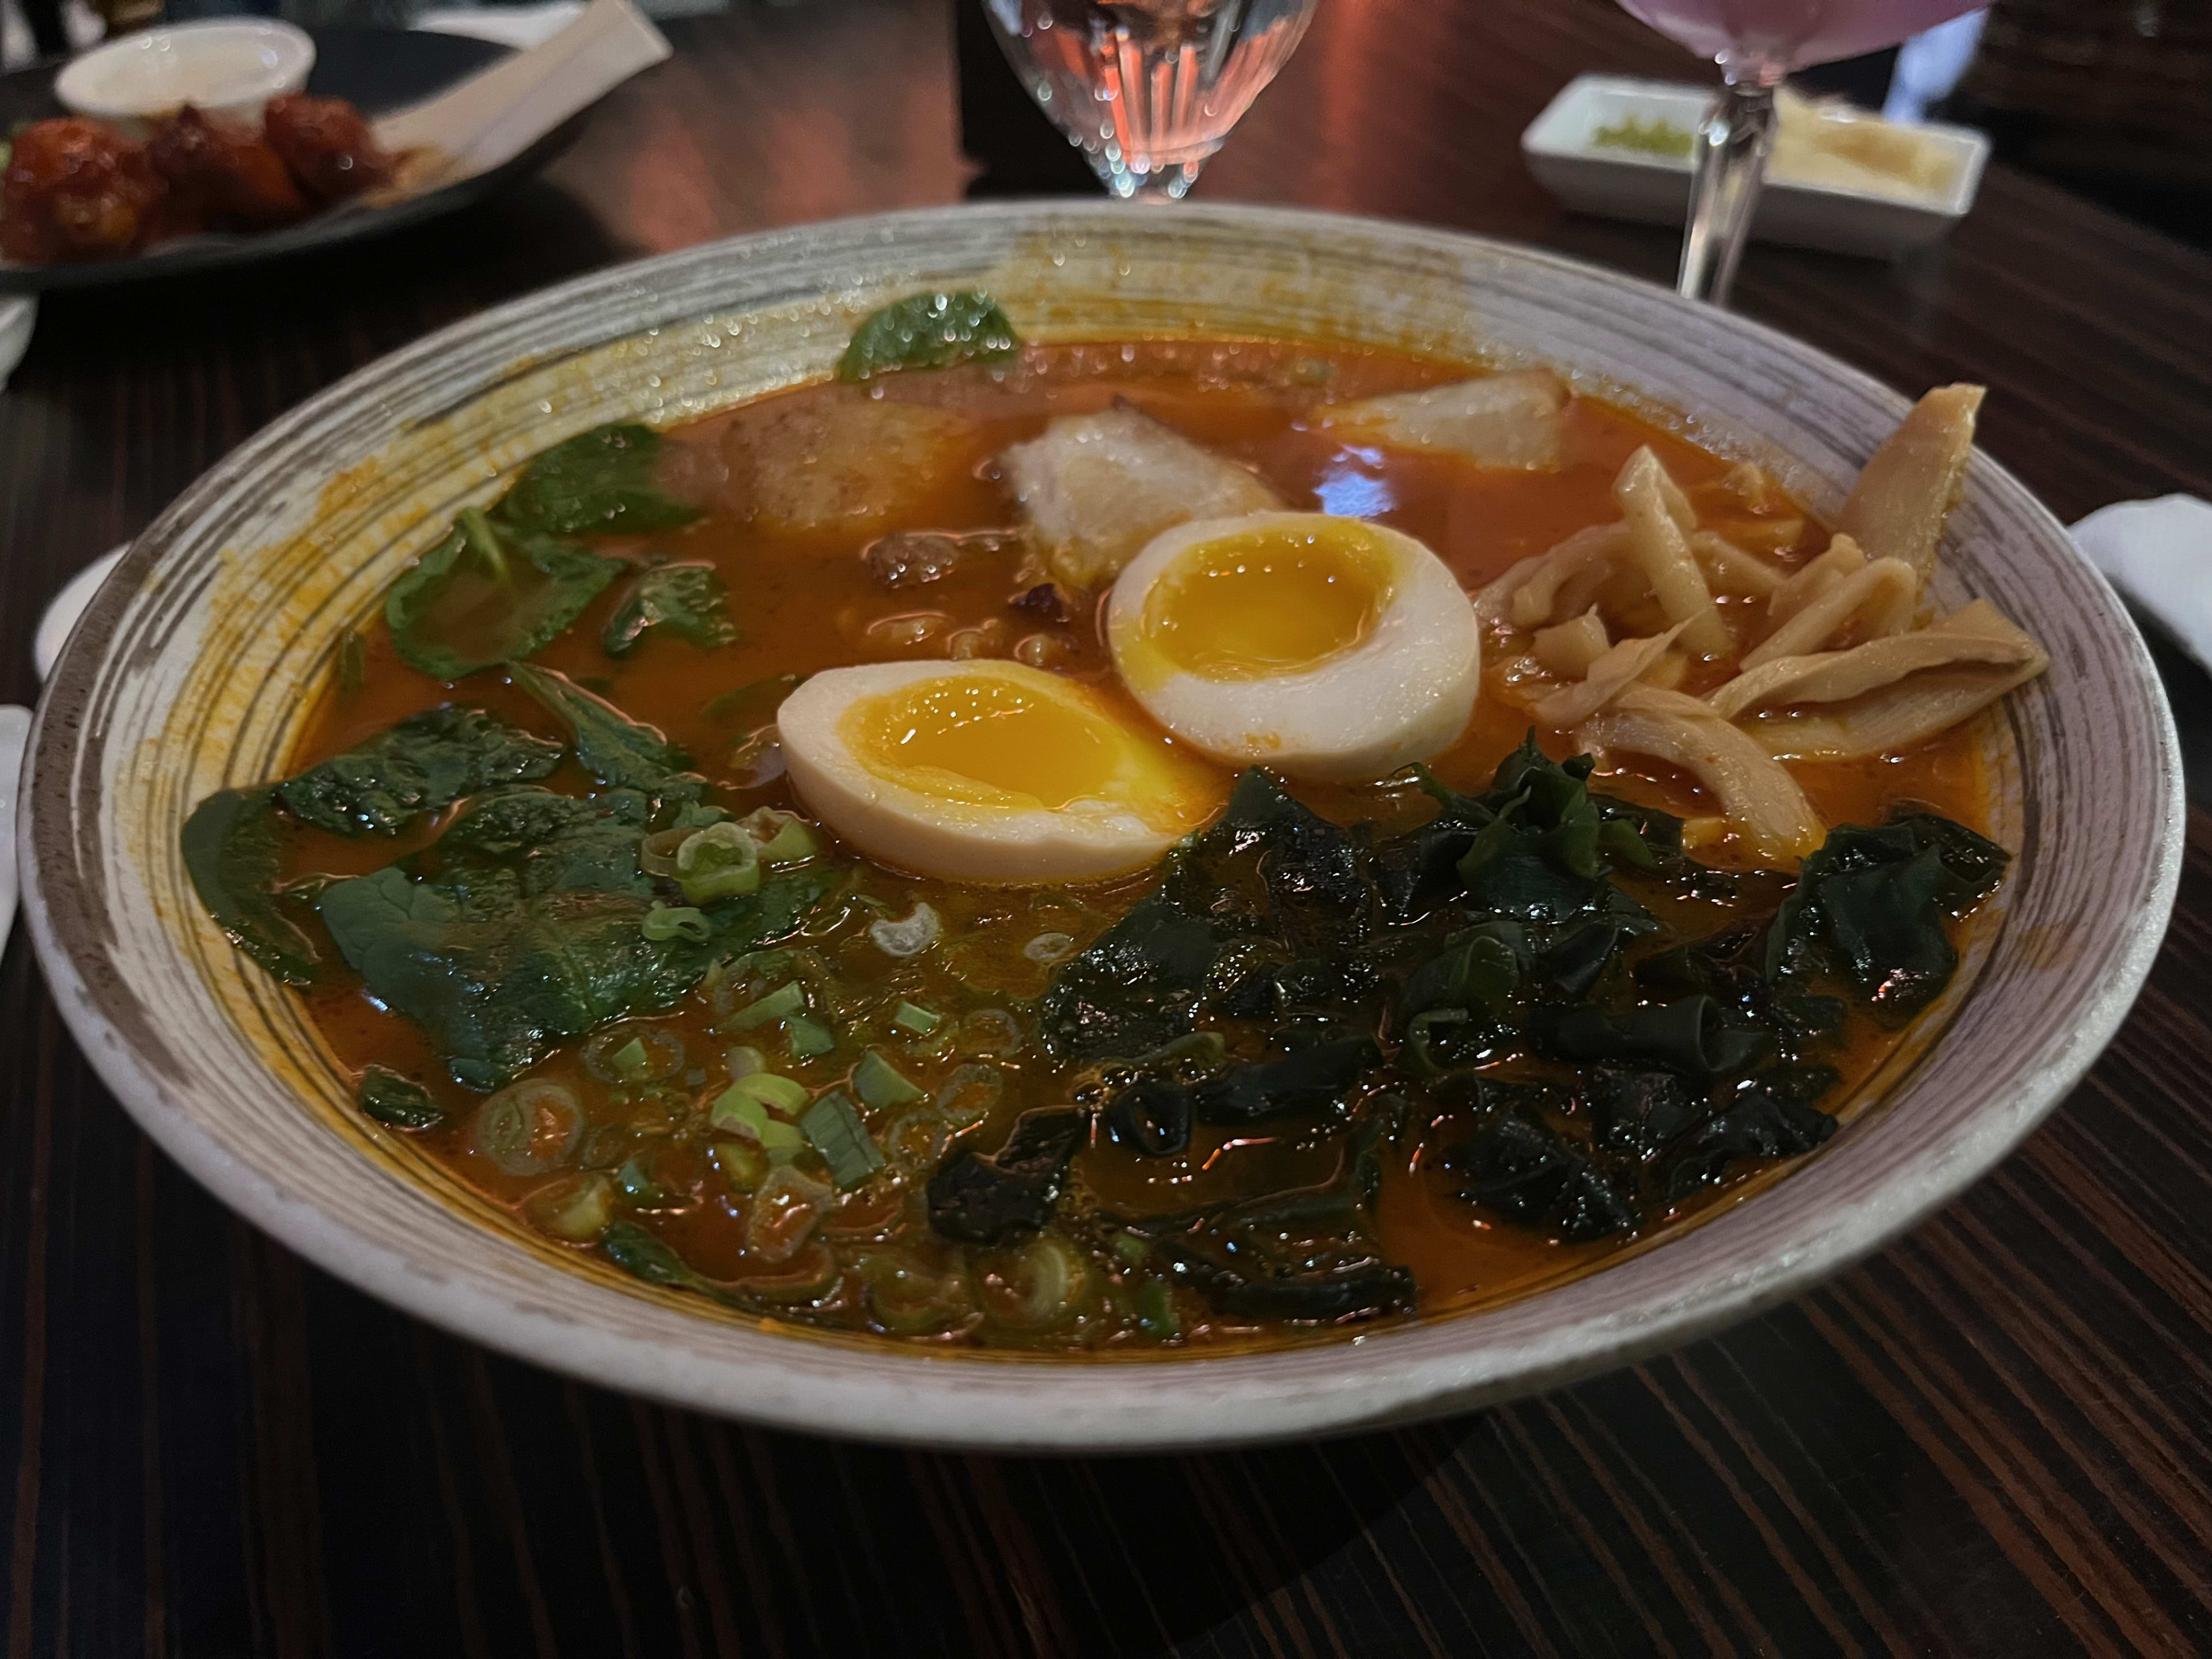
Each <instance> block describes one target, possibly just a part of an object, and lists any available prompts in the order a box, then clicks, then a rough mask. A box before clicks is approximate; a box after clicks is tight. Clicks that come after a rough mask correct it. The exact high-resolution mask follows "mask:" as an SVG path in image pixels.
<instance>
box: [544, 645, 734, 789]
mask: <svg viewBox="0 0 2212 1659" xmlns="http://www.w3.org/2000/svg"><path fill="white" fill-rule="evenodd" d="M507 678H510V679H512V680H513V682H514V684H515V685H516V686H517V688H519V689H520V690H523V691H526V692H527V693H528V694H529V695H530V696H531V697H532V699H534V700H535V701H536V702H538V704H539V705H540V706H541V707H542V708H544V709H545V710H546V711H547V712H548V713H550V714H555V715H556V716H558V717H559V718H560V720H562V722H563V723H564V724H566V725H567V726H568V729H569V731H571V732H574V733H575V738H576V758H577V760H578V761H580V763H582V764H583V768H584V769H585V770H586V772H589V773H590V774H591V775H592V776H593V777H595V778H597V779H598V780H599V781H600V782H601V783H604V784H607V785H610V786H611V787H616V788H622V789H638V790H642V791H644V792H645V793H647V794H654V795H665V794H666V793H668V791H669V788H670V786H671V784H677V783H679V781H680V782H682V783H683V784H684V785H685V786H687V787H688V786H689V785H692V784H696V783H697V782H698V780H696V779H691V778H688V777H686V776H685V775H684V763H685V761H686V759H687V758H688V757H686V756H685V755H684V751H683V750H680V749H678V748H677V747H676V746H675V745H674V744H671V743H670V742H669V741H668V739H667V738H666V737H665V735H663V734H662V732H660V730H659V728H658V727H656V726H647V725H645V724H644V723H643V722H641V721H639V720H632V719H631V718H630V717H629V715H627V714H623V711H622V710H621V709H619V708H616V707H615V706H614V704H612V703H611V702H608V701H607V700H606V699H605V697H599V696H592V693H590V692H589V691H586V690H584V688H583V687H582V686H580V685H579V684H576V682H575V681H574V680H572V679H570V678H568V676H567V675H566V674H558V673H556V672H554V671H553V670H551V669H550V668H539V667H538V666H536V665H534V664H532V663H526V662H517V663H509V664H508V665H507Z"/></svg>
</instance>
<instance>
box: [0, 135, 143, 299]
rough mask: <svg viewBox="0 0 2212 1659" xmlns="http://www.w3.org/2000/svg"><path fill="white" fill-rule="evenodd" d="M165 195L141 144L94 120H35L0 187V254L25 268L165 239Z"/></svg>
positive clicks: (106, 255) (105, 255) (108, 254)
mask: <svg viewBox="0 0 2212 1659" xmlns="http://www.w3.org/2000/svg"><path fill="white" fill-rule="evenodd" d="M167 194H168V191H167V186H166V185H163V184H162V182H161V176H160V175H159V174H158V173H155V171H154V168H153V166H152V164H151V162H149V161H148V159H147V156H146V148H145V146H144V145H143V144H135V143H131V141H130V140H129V139H127V138H124V137H118V135H117V134H115V133H113V132H112V131H109V130H108V129H107V128H106V127H104V126H101V125H100V124H99V123H98V122H96V121H86V120H82V119H78V118H74V117H72V118H69V119H66V120H56V121H39V122H35V123H33V125H30V126H28V127H26V128H25V129H24V130H23V131H22V133H21V135H20V136H19V137H17V138H16V140H15V150H14V152H13V153H12V154H11V155H9V160H8V172H7V175H6V178H5V179H4V181H0V253H4V254H5V255H6V256H7V257H8V258H10V259H16V260H21V261H22V262H23V263H25V264H41V265H43V264H60V263H63V262H64V261H76V260H84V259H112V258H118V257H120V256H121V255H123V254H126V253H135V252H137V251H138V250H139V249H140V248H142V247H143V246H146V244H147V243H148V242H149V241H152V240H154V239H155V237H156V236H159V235H161V234H166V233H167V230H168V228H169V227H168V226H167V223H166V222H165V220H164V217H163V210H164V208H165V206H166V198H167Z"/></svg>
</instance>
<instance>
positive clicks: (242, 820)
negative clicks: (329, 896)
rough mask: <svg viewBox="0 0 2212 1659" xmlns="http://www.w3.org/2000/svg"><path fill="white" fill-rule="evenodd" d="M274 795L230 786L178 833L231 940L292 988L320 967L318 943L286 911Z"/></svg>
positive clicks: (198, 885)
mask: <svg viewBox="0 0 2212 1659" xmlns="http://www.w3.org/2000/svg"><path fill="white" fill-rule="evenodd" d="M282 823H283V820H282V819H281V818H280V817H279V816H278V814H277V810H276V790H275V789H274V788H273V787H267V786H264V787H261V788H258V789H225V790H223V791H222V793H219V794H213V795H210V796H209V797H208V798H207V799H205V800H204V801H202V802H201V803H200V804H199V805H197V806H196V807H194V808H193V809H192V815H191V817H188V818H186V819H185V827H184V831H183V833H182V834H181V836H179V842H180V843H181V851H182V852H183V854H184V860H185V873H187V874H188V875H190V876H191V880H192V890H193V891H194V892H196V893H197V894H198V895H199V896H200V902H201V903H202V904H204V905H205V906H206V907H207V913H208V915H209V916H210V917H211V918H212V919H213V920H214V921H215V924H216V927H220V928H222V931H223V932H224V933H227V934H228V935H229V936H230V942H231V943H232V944H234V945H236V946H237V947H238V948H239V949H240V950H241V951H245V952H246V955H247V956H249V957H252V959H253V960H254V961H256V962H258V963H260V964H261V965H262V966H263V967H264V968H265V969H268V970H269V971H270V973H272V974H274V975H276V977H277V978H279V979H281V980H283V981H285V982H286V983H287V984H290V985H307V984H309V983H312V982H313V980H314V978H315V976H316V975H317V974H318V973H319V972H320V970H321V968H322V958H321V956H320V954H319V952H318V951H316V949H315V944H314V941H313V939H310V938H309V937H308V936H307V933H304V932H302V931H301V928H300V927H299V926H298V925H297V924H296V923H295V922H294V921H293V920H292V919H291V918H290V917H289V916H288V915H285V914H284V911H283V902H282V900H281V898H280V896H279V889H280V887H281V886H282V884H283V870H284V866H283V844H282V842H280V840H279V839H278V830H279V827H280V825H281V824H282Z"/></svg>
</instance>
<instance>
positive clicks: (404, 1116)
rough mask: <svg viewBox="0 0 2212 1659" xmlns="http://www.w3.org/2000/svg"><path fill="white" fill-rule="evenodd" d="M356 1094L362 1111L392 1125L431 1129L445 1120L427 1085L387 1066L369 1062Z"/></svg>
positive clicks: (443, 1111)
mask: <svg viewBox="0 0 2212 1659" xmlns="http://www.w3.org/2000/svg"><path fill="white" fill-rule="evenodd" d="M359 1098H360V1101H361V1109H362V1111H364V1112H366V1113H367V1114H368V1115H369V1116H371V1117H373V1118H374V1119H375V1120H376V1121H378V1122H379V1123H385V1124H389V1125H390V1126H391V1127H393V1128H395V1129H435V1128H438V1127H441V1125H443V1124H444V1122H445V1121H446V1113H445V1109H444V1108H442V1107H441V1106H440V1105H439V1104H438V1103H437V1102H436V1101H435V1100H433V1099H431V1098H430V1091H428V1089H426V1088H424V1087H423V1086H422V1085H421V1084H419V1083H417V1082H416V1081H415V1079H412V1078H408V1077H402V1076H400V1075H399V1073H397V1072H395V1071H393V1070H392V1069H391V1068H390V1067H389V1066H370V1067H369V1068H368V1070H367V1071H365V1072H363V1073H362V1074H361V1091H360V1095H359Z"/></svg>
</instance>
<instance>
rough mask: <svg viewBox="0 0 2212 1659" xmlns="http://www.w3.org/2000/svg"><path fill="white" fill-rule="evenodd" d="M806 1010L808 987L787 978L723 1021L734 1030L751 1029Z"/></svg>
mask: <svg viewBox="0 0 2212 1659" xmlns="http://www.w3.org/2000/svg"><path fill="white" fill-rule="evenodd" d="M805 1012H806V988H805V987H804V986H802V985H801V984H799V981H797V980H795V979H794V980H787V981H785V982H784V983H783V984H781V985H779V986H777V987H775V989H774V990H773V991H770V992H769V994H767V995H766V996H764V997H763V998H761V999H760V1000H759V1001H757V1002H750V1003H747V1004H746V1005H745V1006H744V1007H742V1008H740V1009H738V1011H737V1012H735V1013H733V1014H732V1015H731V1016H730V1017H729V1018H727V1019H726V1020H724V1021H723V1022H722V1024H723V1025H724V1026H725V1027H726V1028H727V1029H728V1030H732V1031H750V1030H752V1029H753V1028H754V1027H755V1026H757V1025H766V1024H770V1023H771V1022H773V1021H775V1020H779V1019H789V1018H791V1017H792V1016H793V1014H803V1013H805Z"/></svg>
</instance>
